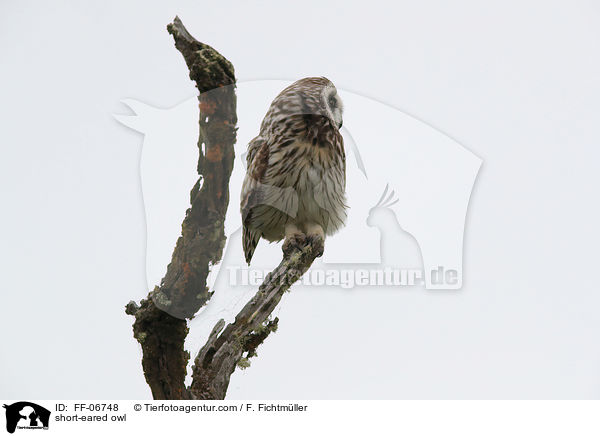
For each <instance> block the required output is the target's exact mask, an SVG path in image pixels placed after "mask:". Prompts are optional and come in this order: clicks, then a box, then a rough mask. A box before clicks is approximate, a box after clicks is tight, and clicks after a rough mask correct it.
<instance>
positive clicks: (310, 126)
mask: <svg viewBox="0 0 600 436" xmlns="http://www.w3.org/2000/svg"><path fill="white" fill-rule="evenodd" d="M341 125H342V102H341V100H340V98H339V96H338V95H337V91H336V89H335V86H334V85H333V83H331V82H330V81H329V80H328V79H326V78H324V77H308V78H305V79H301V80H298V81H297V82H295V83H293V84H292V85H290V86H288V87H287V88H285V89H284V90H283V91H282V92H281V93H280V94H279V95H278V96H277V97H276V98H275V99H274V100H273V102H272V103H271V106H270V108H269V110H268V112H267V114H266V115H265V118H264V119H263V122H262V124H261V127H260V133H259V135H258V136H257V137H256V138H254V139H253V140H252V141H251V142H250V144H249V145H248V155H247V158H246V161H247V171H246V178H245V179H244V184H243V187H242V194H241V212H242V222H243V245H244V254H245V257H246V261H247V262H248V263H250V260H251V259H252V255H253V254H254V250H255V248H256V245H257V244H258V241H259V240H260V238H261V237H262V238H265V239H266V240H268V241H271V242H272V241H280V240H282V239H284V238H286V243H288V241H292V242H293V240H294V239H296V240H299V239H303V238H305V237H308V238H318V237H321V238H324V237H325V235H331V234H333V233H335V232H336V231H337V230H338V229H340V228H341V227H342V226H343V224H344V222H345V220H346V210H345V209H346V200H345V189H346V157H345V153H344V142H343V139H342V135H341V134H340V131H339V128H340V127H341Z"/></svg>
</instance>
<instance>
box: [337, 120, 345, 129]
mask: <svg viewBox="0 0 600 436" xmlns="http://www.w3.org/2000/svg"><path fill="white" fill-rule="evenodd" d="M342 124H344V122H343V121H340V122H339V123H338V129H341V128H342Z"/></svg>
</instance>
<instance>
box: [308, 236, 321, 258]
mask: <svg viewBox="0 0 600 436" xmlns="http://www.w3.org/2000/svg"><path fill="white" fill-rule="evenodd" d="M306 245H311V246H312V249H313V253H315V255H316V257H321V256H323V252H324V251H325V239H324V238H323V237H322V236H321V235H319V234H317V233H314V234H310V235H307V236H306Z"/></svg>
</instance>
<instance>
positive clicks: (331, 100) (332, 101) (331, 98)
mask: <svg viewBox="0 0 600 436" xmlns="http://www.w3.org/2000/svg"><path fill="white" fill-rule="evenodd" d="M336 105H337V100H336V98H335V96H334V95H333V94H332V95H330V96H329V107H330V108H332V109H333V108H335V107H336Z"/></svg>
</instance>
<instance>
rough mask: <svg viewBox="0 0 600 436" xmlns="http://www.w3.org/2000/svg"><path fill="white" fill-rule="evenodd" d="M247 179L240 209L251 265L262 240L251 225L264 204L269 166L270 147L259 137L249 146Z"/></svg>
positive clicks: (243, 233) (245, 247) (247, 255)
mask: <svg viewBox="0 0 600 436" xmlns="http://www.w3.org/2000/svg"><path fill="white" fill-rule="evenodd" d="M246 164H247V170H246V177H245V178H244V184H243V185H242V194H241V201H240V209H241V213H242V227H243V231H242V244H243V247H244V256H245V258H246V262H247V263H248V264H250V260H251V259H252V255H253V254H254V250H255V249H256V246H257V245H258V241H259V240H260V236H261V235H260V233H259V232H257V231H255V230H252V229H251V228H250V226H249V223H250V222H251V221H252V209H253V207H254V206H256V205H257V204H261V203H262V199H261V196H262V195H261V194H262V192H263V190H261V189H260V187H261V184H262V182H263V179H264V176H265V173H266V171H267V167H268V165H269V146H268V143H267V141H266V140H264V139H263V138H262V137H260V136H257V137H256V138H254V139H253V140H252V141H250V144H248V155H247V156H246Z"/></svg>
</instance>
